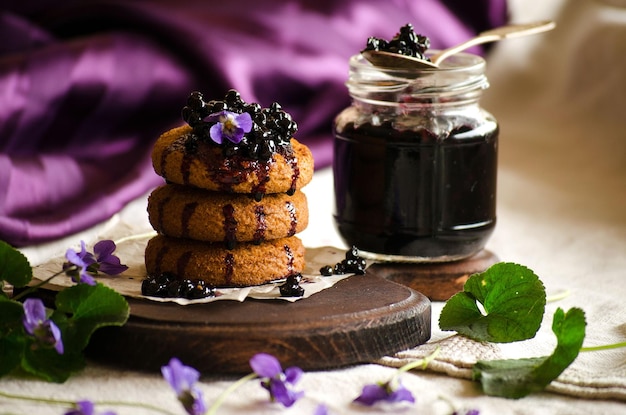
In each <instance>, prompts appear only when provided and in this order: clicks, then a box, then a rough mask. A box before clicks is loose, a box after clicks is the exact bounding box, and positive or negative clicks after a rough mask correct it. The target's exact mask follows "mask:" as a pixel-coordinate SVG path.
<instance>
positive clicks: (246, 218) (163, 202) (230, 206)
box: [148, 184, 309, 246]
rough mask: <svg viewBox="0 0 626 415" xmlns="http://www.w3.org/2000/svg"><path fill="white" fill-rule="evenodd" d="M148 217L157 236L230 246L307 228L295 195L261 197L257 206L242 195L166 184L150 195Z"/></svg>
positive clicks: (300, 197) (302, 202)
mask: <svg viewBox="0 0 626 415" xmlns="http://www.w3.org/2000/svg"><path fill="white" fill-rule="evenodd" d="M148 218H149V220H150V224H151V225H152V227H153V228H154V229H155V230H156V231H157V232H159V233H161V234H164V235H167V236H172V237H176V238H188V239H195V240H199V241H211V242H226V243H227V244H229V245H231V246H232V245H234V243H235V242H255V243H260V242H262V241H264V240H271V239H278V238H285V237H289V236H293V235H295V234H296V233H298V232H301V231H302V230H304V229H305V228H306V227H307V225H308V223H309V210H308V206H307V199H306V196H305V195H304V193H302V192H301V191H300V190H297V191H296V192H295V193H294V194H293V195H292V196H289V195H288V194H286V193H274V194H267V195H265V196H264V197H263V198H262V199H261V200H260V201H258V202H257V201H256V200H254V199H253V198H252V197H251V196H250V195H246V194H233V193H220V192H212V191H208V190H203V189H198V188H194V187H190V186H181V185H177V184H166V185H164V186H161V187H158V188H156V189H155V190H154V191H153V192H152V193H151V194H150V197H149V198H148Z"/></svg>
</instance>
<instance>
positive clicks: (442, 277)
mask: <svg viewBox="0 0 626 415" xmlns="http://www.w3.org/2000/svg"><path fill="white" fill-rule="evenodd" d="M498 261H499V259H498V257H497V256H496V255H495V254H494V253H493V252H491V251H488V250H482V251H480V252H479V253H477V254H476V255H474V256H472V257H470V258H467V259H463V260H460V261H454V262H441V263H423V264H420V263H416V264H409V263H404V264H398V263H377V264H373V265H372V266H370V267H369V268H368V272H370V274H375V275H376V276H378V277H381V278H385V279H387V280H389V281H394V282H397V283H398V284H402V285H405V286H407V287H410V288H412V289H414V290H416V291H419V292H421V293H422V294H424V295H425V296H427V297H428V298H430V299H431V300H433V301H446V300H447V299H448V298H450V297H452V296H453V295H454V294H456V293H457V292H459V291H462V290H463V285H465V281H467V279H468V278H469V276H470V275H472V274H476V273H479V272H483V271H485V270H486V269H487V268H489V267H490V266H492V265H493V264H495V263H496V262H498Z"/></svg>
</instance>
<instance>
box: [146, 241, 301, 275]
mask: <svg viewBox="0 0 626 415" xmlns="http://www.w3.org/2000/svg"><path fill="white" fill-rule="evenodd" d="M145 264H146V271H147V273H148V275H159V274H162V273H171V274H173V275H175V276H176V278H178V279H200V280H203V281H205V282H206V283H207V284H210V285H212V286H214V287H244V286H252V285H260V284H265V283H268V282H271V281H274V280H280V279H283V278H286V277H288V276H290V275H294V274H297V273H301V272H302V271H303V269H304V246H303V245H302V241H301V240H300V239H299V238H298V237H296V236H291V237H289V238H280V239H274V240H271V241H266V242H263V243H261V244H258V245H256V244H253V243H240V244H237V246H236V247H235V248H233V249H227V248H226V246H225V244H223V243H218V242H216V243H208V242H201V241H193V240H190V239H182V238H171V237H168V236H164V235H157V236H155V237H154V238H152V239H150V240H149V241H148V245H147V246H146V251H145Z"/></svg>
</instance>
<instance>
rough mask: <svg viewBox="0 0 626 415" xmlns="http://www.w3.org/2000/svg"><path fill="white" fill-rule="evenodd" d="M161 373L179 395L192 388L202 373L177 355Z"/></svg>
mask: <svg viewBox="0 0 626 415" xmlns="http://www.w3.org/2000/svg"><path fill="white" fill-rule="evenodd" d="M161 373H162V374H163V377H164V378H165V380H166V381H167V383H169V384H170V386H171V387H172V389H174V391H175V392H176V394H177V395H181V394H182V393H183V392H185V391H188V390H190V389H191V387H192V385H193V384H194V383H196V382H197V381H198V379H199V378H200V373H199V372H198V371H197V370H196V369H194V368H192V367H190V366H185V365H183V364H182V362H181V361H180V360H178V359H177V358H175V357H173V358H171V359H170V362H169V364H168V365H167V366H163V367H162V368H161Z"/></svg>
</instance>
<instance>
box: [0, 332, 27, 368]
mask: <svg viewBox="0 0 626 415" xmlns="http://www.w3.org/2000/svg"><path fill="white" fill-rule="evenodd" d="M24 348H25V346H24V336H23V335H17V334H12V335H10V336H6V337H0V377H2V376H4V375H7V374H9V373H11V371H12V370H13V369H15V368H16V367H17V366H18V365H19V363H20V360H21V358H22V353H23V352H24Z"/></svg>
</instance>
